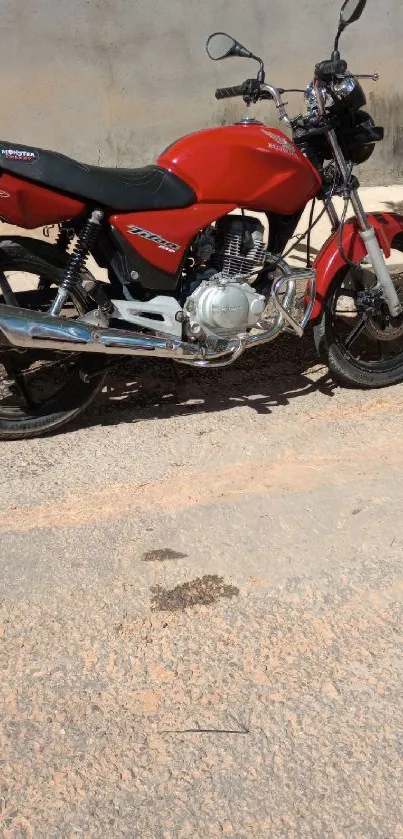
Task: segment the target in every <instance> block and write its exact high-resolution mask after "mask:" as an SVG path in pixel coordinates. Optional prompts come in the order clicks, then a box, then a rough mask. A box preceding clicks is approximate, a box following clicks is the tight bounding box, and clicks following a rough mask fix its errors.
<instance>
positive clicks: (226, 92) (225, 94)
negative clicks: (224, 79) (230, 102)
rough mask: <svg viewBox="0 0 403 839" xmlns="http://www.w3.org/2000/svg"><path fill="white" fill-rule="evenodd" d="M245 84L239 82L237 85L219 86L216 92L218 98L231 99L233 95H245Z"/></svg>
mask: <svg viewBox="0 0 403 839" xmlns="http://www.w3.org/2000/svg"><path fill="white" fill-rule="evenodd" d="M244 93H245V84H238V85H235V87H219V88H217V90H216V92H215V98H216V99H231V97H232V96H243V95H244Z"/></svg>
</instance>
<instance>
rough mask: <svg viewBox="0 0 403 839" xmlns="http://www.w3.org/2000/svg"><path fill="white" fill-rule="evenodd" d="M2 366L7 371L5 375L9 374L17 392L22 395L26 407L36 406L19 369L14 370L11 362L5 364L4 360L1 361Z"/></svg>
mask: <svg viewBox="0 0 403 839" xmlns="http://www.w3.org/2000/svg"><path fill="white" fill-rule="evenodd" d="M3 367H4V369H5V371H6V373H7V376H9V377H10V379H11V380H12V381H13V382H14V384H15V387H16V388H17V390H18V391H19V393H20V395H21V396H22V398H23V400H24V402H25V404H26V405H27V407H28V408H31V409H32V408H36V407H37V406H36V402H35V400H34V399H33V398H32V396H31V394H30V392H29V390H28V388H27V383H26V381H25V377H24V374H23V373H22V372H21V370H15V368H14V366H13V365H12V364H6V363H4V362H3Z"/></svg>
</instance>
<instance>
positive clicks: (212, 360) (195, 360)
mask: <svg viewBox="0 0 403 839" xmlns="http://www.w3.org/2000/svg"><path fill="white" fill-rule="evenodd" d="M301 275H302V272H301V271H299V272H296V271H294V272H292V271H290V270H288V273H287V274H286V276H283V277H281V278H280V279H279V280H277V281H276V282H275V283H274V285H273V289H272V298H273V300H274V303H275V305H276V308H277V312H278V315H277V318H276V320H275V322H274V323H273V324H271V326H270V327H269V329H266V330H265V329H264V328H262V331H261V332H260V333H259V334H257V335H247V334H245V335H242V336H240V337H239V338H237V339H234V340H231V341H229V342H228V344H227V345H226V346H225V347H224V348H223V349H222V350H220V351H219V352H217V351H215V350H214V349H213V348H211V349H207V348H200V347H199V346H197V345H195V344H190V343H188V342H186V341H181V340H179V339H178V338H176V337H175V336H169V335H167V336H163V335H161V336H157V335H143V334H142V333H140V332H131V331H129V330H124V329H110V328H109V327H98V326H93V325H91V324H90V323H85V321H81V320H72V319H69V318H61V317H55V316H54V315H50V314H48V313H47V312H36V311H32V310H31V309H20V308H18V307H17V306H6V305H4V304H3V305H0V347H7V348H9V349H19V350H54V351H57V352H60V351H62V352H78V353H80V352H86V353H87V352H92V353H100V354H103V355H129V356H149V357H151V358H152V357H154V358H169V359H170V360H171V361H177V362H179V363H181V364H189V365H191V366H193V367H214V366H215V367H223V366H227V365H229V364H232V363H233V362H234V361H235V360H236V359H237V358H239V357H240V356H241V355H242V353H243V352H245V350H248V349H251V348H252V347H257V346H259V345H261V344H265V343H268V342H269V341H272V340H273V339H274V338H276V337H277V335H279V334H280V332H283V331H284V329H286V328H287V327H288V329H292V330H293V331H294V332H296V333H297V335H299V336H300V337H301V336H302V334H303V332H304V327H305V326H306V323H307V322H308V319H309V317H310V314H311V311H312V306H313V303H314V300H315V272H313V271H306V272H304V279H306V280H307V282H308V286H309V294H308V297H309V298H310V300H309V305H308V306H307V308H306V311H305V316H304V318H303V321H302V322H301V323H297V321H295V320H294V318H293V317H292V315H291V314H290V312H291V309H292V305H293V301H294V297H295V279H296V277H297V276H298V277H301ZM284 286H285V288H284ZM280 293H282V294H283V295H284V296H283V300H282V302H280V299H279V295H280Z"/></svg>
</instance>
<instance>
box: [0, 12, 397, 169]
mask: <svg viewBox="0 0 403 839" xmlns="http://www.w3.org/2000/svg"><path fill="white" fill-rule="evenodd" d="M338 9H339V3H338V0H248V1H247V0H31V2H27V0H0V21H1V33H2V38H1V52H0V67H1V70H2V73H1V101H2V108H1V123H2V125H1V136H2V137H3V138H4V139H7V140H14V141H16V142H22V143H27V144H29V143H32V144H34V145H38V146H44V147H45V148H46V147H48V148H55V149H58V150H60V151H63V152H65V153H66V154H70V155H71V156H75V157H77V158H79V159H82V160H84V161H88V162H92V163H100V164H104V165H119V166H137V165H141V164H143V163H146V162H151V161H152V160H153V159H154V158H155V156H156V154H157V153H158V151H159V150H161V149H162V148H164V147H165V146H166V145H167V144H168V143H170V142H171V141H172V140H174V139H175V137H177V136H181V135H183V134H186V133H189V132H191V131H193V130H195V129H198V128H202V127H205V126H209V125H214V124H220V123H221V122H224V121H231V120H232V119H233V118H234V117H236V116H237V115H240V114H242V113H243V112H244V111H245V108H244V106H243V104H242V103H239V102H237V103H235V104H234V102H227V103H222V102H221V103H217V102H216V101H215V99H214V96H213V93H214V89H215V87H216V86H217V85H225V84H237V83H240V82H242V81H243V79H244V78H246V77H247V76H248V75H252V74H253V70H254V65H253V64H252V63H251V62H249V61H246V60H241V59H237V60H236V59H232V60H228V61H224V62H221V63H216V64H214V63H213V62H211V61H210V60H209V59H208V58H207V55H206V53H205V51H204V44H205V40H206V37H207V36H208V34H209V33H210V32H212V31H215V30H217V29H218V30H226V31H228V32H230V33H232V34H233V35H235V36H236V37H238V38H239V39H240V40H242V41H243V42H244V43H246V45H248V46H249V47H250V48H251V49H252V50H254V51H255V52H256V53H257V54H261V55H263V56H264V57H265V58H266V61H267V75H268V78H269V80H270V81H271V82H272V83H274V84H278V85H282V86H287V85H291V84H292V85H294V86H305V84H306V83H308V82H309V81H310V79H311V77H312V69H313V64H314V62H315V61H317V60H319V59H323V58H327V57H328V56H329V54H330V51H331V46H332V39H333V34H334V31H335V27H336V19H337V16H338ZM343 52H344V54H345V57H346V58H347V59H348V60H349V62H350V66H351V69H352V70H356V71H361V72H367V71H374V70H378V71H379V72H380V73H381V82H379V83H378V85H374V84H373V83H372V82H368V83H367V89H368V91H371V93H370V105H371V109H372V111H373V112H374V114H375V116H376V117H377V118H378V119H379V120H380V121H381V122H382V123H383V124H385V126H386V127H387V132H388V139H387V141H386V142H385V143H384V145H383V148H382V149H381V150H380V151H378V152H377V154H376V156H375V155H374V157H373V158H372V160H371V163H370V164H369V165H368V164H367V166H366V168H365V172H366V180H367V181H368V179H369V180H372V182H377V183H381V182H387V181H398V180H399V179H401V178H402V176H403V108H402V104H403V81H402V80H403V3H402V0H382V2H379V0H378V2H376V0H369V2H368V8H367V10H366V11H365V15H364V17H363V18H362V20H361V22H360V23H358V24H355V25H354V26H353V27H352V28H351V29H350V30H349V31H348V33H346V35H345V38H344V41H343ZM300 108H301V97H295V96H291V97H290V109H291V110H293V111H294V112H298V111H299V110H300ZM260 114H264V116H265V117H266V118H267V119H268V121H271V122H272V124H276V122H275V112H274V110H273V106H265V108H264V109H261V110H260Z"/></svg>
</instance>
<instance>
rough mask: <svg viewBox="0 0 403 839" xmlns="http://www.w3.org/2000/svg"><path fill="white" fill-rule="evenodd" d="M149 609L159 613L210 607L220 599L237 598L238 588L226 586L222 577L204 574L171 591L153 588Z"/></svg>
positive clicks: (160, 587) (158, 587)
mask: <svg viewBox="0 0 403 839" xmlns="http://www.w3.org/2000/svg"><path fill="white" fill-rule="evenodd" d="M151 591H152V595H153V596H152V600H151V608H152V609H153V610H154V611H159V612H177V611H183V610H184V609H187V608H188V607H189V606H210V605H211V604H212V603H216V602H217V600H219V599H220V598H221V597H225V598H231V597H238V595H239V588H236V586H230V585H227V584H226V583H225V582H224V578H223V577H218V576H217V575H216V574H214V575H211V574H206V576H204V577H198V578H197V579H196V580H192V581H191V582H189V583H183V584H182V585H180V586H175V588H172V589H165V588H163V587H162V586H153V588H152V589H151Z"/></svg>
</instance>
